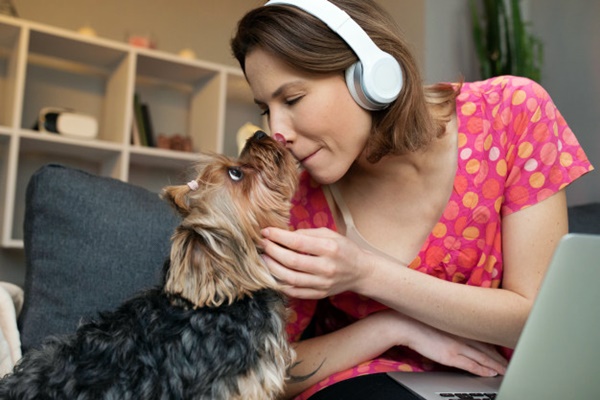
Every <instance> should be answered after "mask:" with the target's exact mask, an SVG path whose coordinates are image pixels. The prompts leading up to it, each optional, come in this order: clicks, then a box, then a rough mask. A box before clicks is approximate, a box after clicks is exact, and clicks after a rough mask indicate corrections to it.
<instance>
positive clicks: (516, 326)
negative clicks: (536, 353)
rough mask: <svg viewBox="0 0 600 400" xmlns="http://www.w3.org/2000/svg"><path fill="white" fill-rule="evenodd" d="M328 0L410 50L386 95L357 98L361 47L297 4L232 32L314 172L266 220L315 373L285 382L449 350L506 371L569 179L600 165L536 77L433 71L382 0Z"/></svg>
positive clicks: (467, 365)
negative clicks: (392, 96) (436, 80)
mask: <svg viewBox="0 0 600 400" xmlns="http://www.w3.org/2000/svg"><path fill="white" fill-rule="evenodd" d="M307 1H310V0H307ZM331 2H332V3H334V4H336V5H337V6H338V7H339V8H341V9H343V10H345V11H346V12H347V13H348V14H349V15H350V16H351V17H352V18H353V19H354V20H355V21H356V22H357V23H358V24H359V25H360V26H361V27H362V28H363V29H364V30H365V31H366V32H367V34H368V35H369V36H370V37H371V39H372V40H373V41H374V42H375V43H376V44H377V46H379V48H380V49H381V50H383V51H385V52H387V53H389V54H391V55H392V56H393V57H394V58H395V59H396V60H398V62H399V63H400V66H401V70H402V75H403V87H402V90H401V91H400V94H399V96H398V98H397V99H396V100H394V101H393V102H392V103H391V104H390V105H389V106H388V107H386V108H384V109H382V110H377V111H370V110H366V109H364V108H362V107H361V106H360V105H359V104H357V102H356V101H354V99H353V97H352V96H351V94H350V91H349V90H348V87H347V86H346V82H345V80H344V71H345V70H346V69H347V68H348V67H349V66H351V65H352V64H353V63H355V62H356V61H357V57H356V55H355V54H354V52H353V51H352V50H351V49H350V47H348V45H347V44H346V43H345V42H344V41H343V40H342V39H341V38H340V37H339V36H338V35H336V34H335V33H334V32H333V31H331V30H330V29H329V28H328V27H327V26H326V25H325V24H323V22H322V21H320V20H319V19H318V18H315V17H314V16H313V15H310V14H309V13H307V12H305V11H303V10H301V9H299V8H297V7H294V6H290V5H269V6H266V7H260V8H257V9H255V10H252V11H250V12H249V13H248V14H247V15H246V16H245V17H244V18H243V19H242V20H241V21H240V23H239V26H238V31H237V34H236V36H235V37H234V38H233V39H232V49H233V52H234V54H235V56H236V58H237V59H238V61H239V63H240V65H241V67H242V69H243V71H244V73H245V75H246V78H247V80H248V83H249V84H250V87H251V89H252V92H253V94H254V98H255V101H256V103H257V104H258V105H259V107H260V108H261V109H262V111H263V113H264V114H265V115H267V116H268V120H269V125H270V129H271V131H272V132H273V134H274V135H275V136H276V137H277V138H279V139H280V140H282V141H285V143H286V145H287V147H288V148H289V149H290V151H291V152H292V153H293V154H294V156H295V157H296V158H297V159H298V161H299V162H300V164H301V165H302V167H303V170H304V172H303V174H302V178H301V186H300V188H299V190H298V193H297V196H296V199H295V203H294V208H293V209H292V221H291V225H292V226H293V228H294V229H295V230H294V231H284V230H280V229H275V228H267V229H265V230H264V231H263V235H264V237H265V239H264V243H263V244H264V249H265V263H266V264H267V266H268V267H269V268H270V270H271V272H272V274H273V275H274V276H275V277H276V278H277V279H279V280H280V281H281V282H282V284H283V285H284V286H285V293H286V294H287V295H288V296H290V298H292V299H293V300H292V301H291V306H292V316H291V319H290V322H289V325H288V333H289V334H290V337H291V339H292V340H294V341H297V344H296V351H297V353H298V361H299V363H298V365H297V366H295V367H294V368H293V370H292V373H293V374H294V375H306V374H311V373H312V375H311V376H310V377H309V378H308V379H306V380H304V381H302V382H298V383H290V384H289V385H288V387H287V395H288V397H292V396H295V395H298V398H299V399H305V398H308V397H310V396H311V395H312V394H314V393H315V392H317V391H319V390H320V389H322V388H324V387H327V386H330V385H332V384H333V383H336V382H340V381H344V383H339V384H338V385H344V384H348V382H352V380H353V379H351V378H354V377H357V376H359V375H368V374H373V373H375V372H386V371H392V370H405V371H423V370H431V369H439V368H441V366H442V365H443V366H449V367H456V368H459V369H463V370H466V371H469V372H471V373H474V374H478V375H482V376H493V375H497V374H503V373H504V372H505V368H506V365H507V359H506V357H507V356H508V354H509V351H508V350H507V348H508V349H510V348H514V346H515V344H516V342H517V339H518V338H519V334H520V332H521V329H522V328H523V325H524V323H525V320H526V319H527V316H528V314H529V310H530V308H531V305H532V302H533V300H534V298H535V296H536V293H537V291H538V288H539V285H540V282H541V279H542V277H543V275H544V273H545V270H546V267H547V265H548V263H549V260H550V258H551V256H552V253H553V250H554V248H555V246H556V244H557V242H558V241H559V239H560V238H561V237H562V236H563V235H564V234H565V233H566V232H567V213H566V199H565V193H564V187H565V186H566V185H568V184H569V183H570V182H572V181H573V180H575V179H577V178H578V177H579V176H581V175H583V174H584V173H586V172H587V171H590V170H591V169H592V166H591V165H590V163H589V162H588V160H587V158H586V156H585V154H584V153H583V151H582V150H581V148H580V146H579V144H578V142H577V140H576V139H575V137H574V136H573V134H572V132H571V130H570V129H569V128H568V126H567V125H566V123H565V121H564V119H563V118H562V116H561V115H560V113H559V112H558V110H557V109H556V108H555V106H554V105H553V103H552V101H551V99H550V98H549V96H548V94H547V93H546V92H545V91H544V90H543V89H542V88H541V87H540V86H539V85H537V84H535V83H534V82H531V81H529V80H527V79H523V78H517V77H508V76H506V77H498V78H496V79H491V80H487V81H483V82H475V83H464V84H454V85H451V84H438V85H434V86H430V87H423V86H422V84H421V78H420V76H419V73H418V70H417V66H416V63H415V61H414V59H413V57H412V55H411V54H410V51H409V50H408V46H407V44H406V43H405V42H404V41H403V39H402V38H401V37H400V35H399V33H398V30H397V28H396V27H395V25H394V23H393V21H392V19H391V18H390V17H389V16H388V15H387V14H386V13H385V12H384V11H383V10H382V9H381V8H380V7H379V6H377V5H376V3H374V2H373V1H370V0H368V1H367V0H333V1H331ZM497 349H500V350H499V351H498V350H497ZM505 350H506V351H505ZM371 376H372V377H373V379H374V380H376V379H380V378H379V377H380V376H381V375H376V374H373V375H371ZM373 382H375V381H373ZM380 383H381V382H380ZM336 386H337V385H336ZM349 387H350V388H351V386H349ZM349 390H352V389H349ZM326 393H327V389H326V390H323V391H322V392H321V393H320V394H319V395H317V396H321V397H319V398H326V396H325V397H323V396H324V394H326ZM337 393H339V392H337ZM337 396H339V394H337ZM338 398H339V397H338ZM346 398H349V397H346Z"/></svg>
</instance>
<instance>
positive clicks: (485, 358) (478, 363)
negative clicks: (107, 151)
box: [462, 347, 506, 376]
mask: <svg viewBox="0 0 600 400" xmlns="http://www.w3.org/2000/svg"><path fill="white" fill-rule="evenodd" d="M462 357H464V359H465V360H469V361H465V362H468V363H469V365H470V368H473V369H474V372H473V371H471V372H473V373H476V374H477V375H482V376H490V375H498V374H500V375H504V373H505V372H506V366H505V365H503V363H502V362H499V361H498V360H497V359H496V357H494V356H491V355H489V354H487V353H485V352H482V351H480V350H478V349H475V348H472V347H466V348H465V349H464V351H463V354H462Z"/></svg>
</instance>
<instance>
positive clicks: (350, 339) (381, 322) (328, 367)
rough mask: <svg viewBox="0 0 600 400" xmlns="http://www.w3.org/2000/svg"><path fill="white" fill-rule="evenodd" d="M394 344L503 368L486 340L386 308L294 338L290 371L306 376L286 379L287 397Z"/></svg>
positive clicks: (485, 368)
mask: <svg viewBox="0 0 600 400" xmlns="http://www.w3.org/2000/svg"><path fill="white" fill-rule="evenodd" d="M398 345H405V346H408V347H410V348H411V349H413V350H415V351H417V352H419V353H421V354H423V355H424V356H426V357H428V358H430V359H432V360H433V361H437V362H439V363H441V364H444V365H448V366H452V367H456V368H461V369H463V370H466V371H469V372H471V373H473V374H477V375H481V376H494V375H497V374H504V372H505V369H506V364H507V362H506V360H505V359H504V358H503V357H502V356H500V354H498V353H497V352H496V350H495V349H494V348H493V347H491V346H486V345H483V344H481V343H478V342H474V341H469V340H463V339H461V338H457V337H454V336H452V335H448V334H446V333H443V332H441V331H438V330H436V329H434V328H431V327H429V326H427V325H425V324H422V323H420V322H418V321H415V320H413V319H411V318H408V317H406V316H403V315H401V314H400V313H398V312H396V311H393V310H388V311H382V312H378V313H375V314H372V315H369V316H368V317H366V318H363V319H361V320H359V321H357V322H355V323H353V324H351V325H349V326H347V327H345V328H342V329H340V330H338V331H335V332H332V333H330V334H327V335H323V336H318V337H315V338H312V339H307V340H304V341H301V342H298V343H297V344H296V347H295V348H296V352H297V362H298V364H297V365H296V366H295V367H294V368H293V369H292V370H291V374H292V375H293V376H306V375H310V377H309V378H308V379H306V380H303V381H302V380H301V381H300V382H297V383H288V385H287V386H286V397H288V396H292V395H295V394H297V393H300V392H302V391H303V390H306V389H307V388H308V387H310V386H312V385H314V384H315V383H317V382H319V381H321V380H322V379H324V378H326V377H328V376H330V375H332V374H334V373H336V372H340V371H343V370H346V369H349V368H352V367H354V366H356V365H358V364H360V363H362V362H365V361H368V360H372V359H374V358H376V357H377V356H379V355H381V354H382V353H384V352H385V351H386V350H388V349H389V348H391V347H393V346H398ZM311 374H312V375H311Z"/></svg>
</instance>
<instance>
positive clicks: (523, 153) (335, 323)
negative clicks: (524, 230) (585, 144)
mask: <svg viewBox="0 0 600 400" xmlns="http://www.w3.org/2000/svg"><path fill="white" fill-rule="evenodd" d="M456 113H457V122H458V168H457V172H456V176H455V179H454V190H453V192H452V194H451V197H450V200H449V201H448V204H447V205H446V208H445V211H444V213H443V215H442V217H441V219H440V220H439V222H438V223H437V224H436V225H435V227H434V228H433V231H432V232H431V233H430V235H429V237H428V238H427V240H426V241H425V243H424V244H423V246H422V248H421V250H420V252H419V255H418V256H417V257H416V258H415V259H414V260H413V261H412V262H411V263H410V265H409V268H413V269H415V270H419V271H421V272H423V273H426V274H430V275H433V276H436V277H438V278H440V279H445V280H448V281H452V282H455V283H459V284H465V285H474V286H480V287H493V288H495V287H498V286H499V285H500V282H501V280H502V237H501V227H502V218H503V217H504V216H505V215H509V214H511V213H513V212H516V211H519V210H521V209H523V208H526V207H528V206H531V205H533V204H536V203H538V202H540V201H542V200H544V199H546V198H547V197H549V196H551V195H552V194H554V193H556V192H557V191H559V190H561V189H563V188H564V187H565V186H567V185H568V184H569V183H571V182H573V181H574V180H575V179H577V178H579V177H580V176H582V175H583V174H585V173H587V172H589V171H591V170H592V169H593V167H592V165H591V164H590V162H589V161H588V159H587V157H586V155H585V153H584V151H583V149H582V148H581V146H580V145H579V143H578V141H577V139H576V138H575V135H574V134H573V132H572V131H571V129H570V128H569V127H568V126H567V124H566V122H565V120H564V118H563V117H562V115H561V114H560V112H559V111H558V109H557V108H556V106H555V105H554V103H553V102H552V100H551V98H550V96H549V95H548V93H547V92H546V91H545V90H544V89H543V88H542V87H541V86H540V85H538V84H537V83H535V82H533V81H531V80H529V79H525V78H519V77H512V76H501V77H498V78H493V79H489V80H485V81H481V82H472V83H465V84H463V86H462V88H461V92H460V94H459V95H458V97H457V99H456ZM290 224H291V226H292V229H301V228H302V229H304V228H317V227H327V228H330V229H332V230H336V227H335V223H334V221H333V216H332V213H331V210H330V209H329V206H328V204H327V201H326V198H325V195H324V193H323V188H322V187H321V186H320V185H319V184H317V183H316V182H314V181H313V180H312V179H311V178H310V176H308V175H307V174H306V173H304V174H303V175H302V176H301V184H300V187H299V190H298V192H297V193H296V197H295V199H294V201H293V208H292V217H291V222H290ZM290 305H291V311H292V312H291V317H290V320H289V323H288V325H287V331H288V334H289V335H290V339H291V340H293V341H296V340H299V339H300V338H301V336H302V334H303V333H304V332H305V330H306V329H307V327H309V324H310V325H311V330H312V333H313V334H316V335H319V334H324V333H327V332H331V331H333V330H337V329H340V328H342V327H343V326H345V325H348V324H350V323H352V322H353V321H356V320H358V319H360V318H364V317H365V316H367V315H369V314H371V313H373V312H376V311H380V310H382V309H385V308H386V307H385V306H383V305H381V304H379V303H377V302H376V301H373V300H370V299H368V298H365V297H363V296H360V295H357V294H356V293H351V292H346V293H341V294H339V295H336V296H331V297H329V298H327V299H322V300H320V301H307V300H298V299H292V300H291V304H290ZM311 322H313V323H312V324H311ZM437 367H439V366H437V365H435V364H434V363H433V362H431V361H430V360H427V359H426V358H424V357H422V356H420V355H418V354H416V353H415V352H412V351H411V350H409V349H406V348H403V347H397V348H393V349H390V350H389V351H387V352H386V353H385V354H382V355H381V356H380V357H378V358H376V359H374V360H370V361H367V362H365V363H363V364H361V365H357V366H355V367H354V368H351V369H349V370H347V371H342V372H339V373H337V374H334V375H332V376H330V377H328V378H327V379H325V380H323V381H321V382H319V383H318V384H316V385H314V386H313V387H311V388H310V389H308V390H307V391H305V392H304V393H302V394H301V395H299V396H298V397H297V399H307V398H308V397H309V396H310V395H312V394H314V393H315V392H316V391H318V390H320V389H322V388H324V387H326V386H328V385H331V384H333V383H335V382H339V381H341V380H344V379H348V378H351V377H354V376H358V375H363V374H369V373H376V372H389V371H394V370H402V371H423V370H432V369H436V368H437Z"/></svg>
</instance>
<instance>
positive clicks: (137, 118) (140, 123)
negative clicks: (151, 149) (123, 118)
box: [133, 93, 148, 146]
mask: <svg viewBox="0 0 600 400" xmlns="http://www.w3.org/2000/svg"><path fill="white" fill-rule="evenodd" d="M133 110H134V122H135V123H136V125H137V131H138V135H139V138H140V144H141V145H142V146H148V142H147V139H146V131H145V129H144V117H143V115H142V103H141V101H140V95H139V94H138V93H136V94H134V95H133Z"/></svg>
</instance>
